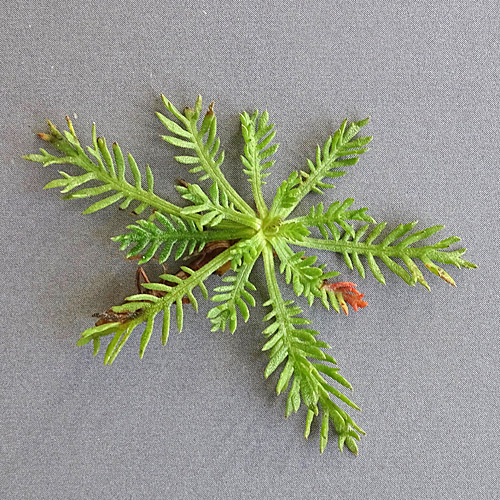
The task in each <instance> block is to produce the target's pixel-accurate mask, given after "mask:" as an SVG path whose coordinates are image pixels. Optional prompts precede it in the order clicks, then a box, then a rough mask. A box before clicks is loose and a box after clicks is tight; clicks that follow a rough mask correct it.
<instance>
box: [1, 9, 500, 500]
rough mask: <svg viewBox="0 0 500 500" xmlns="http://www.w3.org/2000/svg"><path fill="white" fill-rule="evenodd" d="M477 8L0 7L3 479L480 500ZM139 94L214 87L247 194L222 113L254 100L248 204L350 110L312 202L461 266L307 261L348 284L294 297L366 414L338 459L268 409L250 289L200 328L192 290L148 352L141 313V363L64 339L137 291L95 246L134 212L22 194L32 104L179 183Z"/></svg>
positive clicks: (489, 178)
mask: <svg viewBox="0 0 500 500" xmlns="http://www.w3.org/2000/svg"><path fill="white" fill-rule="evenodd" d="M499 14H500V9H499V3H498V1H497V0H491V1H482V0H480V1H475V2H469V1H466V0H464V1H454V2H437V1H421V2H386V1H382V0H379V1H374V0H370V1H358V2H356V1H345V2H341V3H340V2H328V1H316V2H305V3H303V5H299V2H296V3H295V4H292V3H290V2H276V3H274V4H273V6H270V5H269V3H268V2H262V1H255V2H243V1H236V2H222V1H219V2H211V1H205V2H193V1H187V2H182V3H177V2H175V3H174V2H168V1H167V2H164V1H163V2H159V1H151V0H147V1H141V2H132V1H127V2H113V4H111V3H108V2H84V1H74V0H70V1H66V2H46V1H41V2H13V1H12V2H7V1H4V2H2V21H3V22H2V26H3V28H2V32H1V33H0V45H1V47H2V60H1V72H2V88H1V96H2V102H3V105H2V110H1V116H2V122H1V127H0V136H1V147H0V155H1V162H0V164H1V175H2V180H1V183H0V189H1V193H2V203H3V206H2V210H1V212H0V221H1V224H2V241H3V243H2V254H3V255H2V261H3V271H2V286H1V288H0V290H1V291H0V295H1V304H2V311H3V314H2V333H1V335H0V353H1V354H0V356H1V360H0V374H1V385H0V398H1V410H0V427H1V429H0V432H1V434H0V435H1V438H0V450H1V452H0V453H1V457H0V497H1V498H2V499H51V500H52V499H80V498H81V499H84V498H85V499H108V498H109V499H115V498H116V499H156V498H168V499H198V498H199V499H226V498H228V499H234V498H265V499H275V498H276V499H277V498H280V499H281V498H317V499H326V498H328V499H332V498H343V499H401V498H405V499H413V498H424V499H459V498H460V499H461V498H474V499H493V498H498V496H499V479H498V462H499V459H500V456H499V451H498V450H499V447H500V440H499V430H500V429H499V417H498V413H499V404H498V392H499V390H498V383H499V361H500V359H499V355H498V350H499V349H498V347H499V341H498V323H499V321H498V319H499V318H498V300H499V298H500V297H499V292H498V282H499V279H498V278H499V275H498V274H499V273H498V245H499V223H498V202H499V182H498V165H499V153H500V148H499V143H500V141H499V137H498V116H499V112H500V109H499V108H500V107H499V90H500V88H499V76H500V75H499V49H500V46H499V28H500V24H499ZM161 92H164V93H165V94H167V95H168V97H169V98H170V99H171V100H172V101H173V102H174V103H175V104H176V105H177V106H179V107H181V108H182V107H183V106H186V105H190V104H192V103H193V102H194V99H195V97H196V95H197V94H198V93H201V94H202V95H203V96H204V97H205V101H206V103H208V102H210V101H211V100H214V101H216V108H215V109H216V112H217V113H218V117H219V131H220V136H221V138H222V141H223V144H224V147H225V149H226V153H227V160H226V167H225V168H226V170H225V171H226V173H227V175H228V177H229V178H230V179H231V181H232V182H234V184H235V186H236V187H237V188H238V189H239V190H240V191H241V192H242V193H245V194H248V192H249V184H248V182H247V181H246V179H245V178H244V175H243V174H242V168H241V164H240V163H239V154H240V151H241V149H242V139H241V138H240V133H239V119H238V112H240V111H241V110H249V111H251V110H253V109H255V108H259V109H265V108H266V107H267V109H268V110H269V112H270V114H271V117H272V120H273V121H274V122H275V123H276V126H277V128H278V131H279V140H280V142H281V148H280V151H279V154H278V155H277V158H278V160H279V166H277V167H276V168H275V171H274V176H273V177H271V178H270V182H269V184H268V185H267V188H266V196H272V193H273V191H274V189H275V188H276V185H277V183H278V182H281V180H282V179H283V178H284V177H285V176H287V175H288V173H289V172H290V171H291V170H292V169H297V168H301V167H302V166H303V165H304V162H305V158H306V157H307V156H312V155H313V154H314V148H315V145H316V143H318V142H322V141H323V140H324V139H325V138H326V136H327V135H328V134H329V133H331V132H332V131H333V130H334V129H335V128H336V127H337V126H338V125H339V123H340V122H341V120H342V119H343V118H344V117H346V116H348V117H350V118H355V119H359V118H362V117H364V116H366V115H371V116H372V123H371V124H370V126H369V129H368V131H369V133H370V134H373V136H374V141H373V144H372V149H371V151H370V152H369V153H368V154H366V155H365V157H364V158H363V159H362V161H361V162H360V163H359V164H358V165H357V166H356V167H355V168H353V169H351V171H350V172H349V175H347V176H345V177H344V178H342V179H340V180H339V181H338V182H337V186H338V189H336V190H332V191H330V192H329V193H327V195H326V197H325V199H324V201H325V202H333V201H335V200H336V199H344V198H345V197H348V196H352V197H354V198H355V199H356V206H357V207H362V206H368V207H370V213H371V215H373V216H374V217H375V218H376V219H377V220H379V221H384V220H386V221H388V222H389V224H390V226H391V227H394V225H395V224H397V223H399V222H408V221H411V220H416V219H417V218H418V219H419V221H420V224H421V225H420V226H419V227H427V226H429V225H433V224H436V223H442V224H445V225H446V230H445V231H444V232H443V234H445V235H446V236H451V235H458V236H461V237H462V238H463V245H464V246H467V248H468V253H467V254H466V257H468V258H469V259H470V260H472V261H474V262H475V263H477V264H478V265H479V269H477V270H475V271H470V270H460V271H459V270H455V269H452V270H450V272H451V273H452V275H453V276H454V277H455V278H456V281H457V283H458V287H457V288H456V289H455V288H452V287H450V286H448V285H447V284H446V283H444V282H442V281H440V280H438V279H437V278H435V277H433V276H430V278H429V282H430V284H431V286H432V292H431V293H429V292H427V291H426V290H425V289H424V288H423V287H415V288H410V287H407V286H406V285H405V284H404V283H403V282H402V281H401V280H400V279H399V278H397V277H395V276H390V275H389V274H388V273H386V276H387V282H388V283H387V286H386V287H384V286H382V285H380V284H379V283H378V282H377V281H376V280H375V279H374V278H372V277H368V278H367V279H366V280H362V279H361V278H359V277H358V276H357V275H356V274H355V273H353V272H349V271H348V270H347V269H346V268H345V266H344V265H343V264H342V262H341V261H340V259H338V258H336V257H334V258H333V259H332V258H330V257H329V258H328V263H329V264H330V266H329V268H330V269H332V268H333V269H335V268H338V269H339V270H341V271H342V272H343V276H342V277H343V278H345V279H349V280H354V281H355V282H356V283H358V285H359V287H360V289H361V290H362V291H363V292H364V293H365V294H366V298H367V299H368V301H369V306H368V307H367V308H366V309H364V310H362V311H360V312H358V313H352V314H350V315H349V317H347V318H346V317H344V316H340V315H336V314H335V313H333V312H327V311H326V310H324V309H323V308H321V307H320V306H319V305H318V306H317V307H314V308H313V309H312V310H310V311H307V314H308V315H309V316H310V317H312V318H313V320H314V326H315V327H316V328H317V329H319V330H321V331H322V332H323V339H324V340H326V341H328V342H329V343H330V344H331V345H332V346H333V351H334V354H335V357H336V358H337V360H338V361H339V363H340V366H341V368H342V373H343V374H344V375H345V376H346V377H347V378H348V379H349V380H350V381H351V383H352V384H353V385H354V387H355V392H354V394H353V398H354V400H355V401H356V402H357V403H358V404H359V405H360V406H361V407H362V408H363V412H362V413H361V414H359V415H358V416H357V417H358V418H357V420H358V422H359V424H360V425H361V426H362V427H363V428H364V429H365V430H366V431H367V432H368V436H367V437H366V438H364V439H363V440H362V442H361V445H360V455H359V456H358V457H357V458H355V457H354V456H353V455H352V454H350V453H349V452H344V453H343V454H340V453H339V452H338V450H337V449H336V446H335V436H334V435H332V436H331V446H329V447H328V448H327V451H326V452H325V453H324V454H323V455H322V456H320V455H319V453H318V441H319V430H318V427H317V425H315V426H313V430H312V433H311V437H310V438H309V440H308V441H305V440H304V439H303V437H302V432H303V424H304V418H305V414H304V411H301V412H299V414H296V415H294V416H293V417H290V418H289V419H288V420H285V419H284V418H283V413H284V405H285V398H284V397H283V396H281V397H279V398H277V397H276V396H275V393H274V387H275V384H276V378H272V379H270V380H267V381H265V380H264V378H263V369H264V366H265V364H266V359H267V358H266V355H265V354H263V353H261V352H260V348H261V347H262V344H263V337H262V335H261V333H260V332H261V331H262V329H263V324H262V318H263V314H264V310H263V308H262V307H256V308H255V309H254V310H252V311H251V313H252V314H251V319H250V320H249V322H248V323H247V324H241V327H239V329H238V331H237V333H236V334H235V335H234V336H231V335H229V334H228V333H225V334H220V333H218V334H211V333H210V332H209V324H208V320H205V319H204V315H205V314H206V312H207V310H208V307H209V305H208V304H203V305H202V307H201V313H200V314H199V315H194V314H193V313H191V312H190V313H188V314H186V327H185V331H184V332H183V333H182V334H178V333H177V332H172V334H171V337H170V340H169V344H168V346H167V347H166V348H162V347H161V344H160V340H159V337H160V334H159V332H158V331H155V332H154V336H153V338H152V341H151V343H150V346H149V348H148V350H147V352H146V356H145V358H144V359H143V360H142V361H140V360H139V357H138V344H139V342H138V336H137V335H136V336H135V338H133V339H131V340H130V341H129V342H128V345H127V346H126V347H125V348H124V350H123V351H122V353H121V354H120V356H119V358H118V359H117V361H116V363H115V364H114V365H113V366H112V367H104V366H103V365H102V353H101V354H100V356H99V358H98V359H93V358H92V355H91V349H90V348H89V347H88V346H87V347H83V348H77V347H76V346H75V342H76V340H77V338H78V335H79V333H80V332H81V331H82V330H83V329H85V328H87V327H88V326H89V325H91V324H92V318H91V314H92V313H94V312H96V311H101V310H103V309H106V308H107V307H109V306H110V305H113V304H116V303H119V302H121V300H122V299H123V297H125V296H126V295H127V294H130V293H131V292H133V291H134V273H135V265H136V264H135V263H134V262H126V261H125V260H124V259H123V255H122V254H121V253H120V252H119V251H118V248H117V245H116V244H115V243H113V242H111V241H110V239H109V238H110V237H111V236H113V235H115V234H119V233H120V232H121V231H123V228H124V226H125V225H126V224H129V223H131V222H132V221H133V220H134V219H133V217H132V216H131V214H130V213H119V212H118V211H117V210H116V209H115V208H110V209H107V210H106V211H103V212H101V213H98V214H95V215H92V216H82V215H80V212H81V211H82V210H83V209H84V208H85V207H86V203H85V202H81V201H74V202H66V201H61V200H60V196H59V195H58V193H57V191H50V192H47V191H42V186H43V185H44V184H45V183H47V182H48V181H49V180H51V179H53V178H54V177H56V176H57V173H56V171H57V167H50V168H47V169H46V170H43V169H42V168H41V167H40V166H39V165H37V164H30V163H28V162H24V161H23V160H21V159H20V156H21V154H23V153H29V152H36V151H37V149H38V148H39V147H41V146H43V145H42V143H41V141H40V140H39V139H38V138H37V137H36V136H35V135H34V133H35V132H37V131H39V130H45V128H46V126H45V125H44V119H45V118H51V119H53V120H54V121H55V122H56V123H58V124H59V125H61V126H62V125H63V124H64V115H66V114H69V115H70V116H71V117H74V118H75V120H74V122H75V126H76V128H77V131H79V132H80V134H81V136H82V138H84V139H85V140H86V141H88V140H89V139H90V126H91V123H92V121H95V122H96V123H97V124H98V131H99V133H100V134H102V135H105V136H106V137H107V138H108V140H111V141H113V140H117V141H118V142H120V144H121V145H122V146H123V148H124V149H126V150H130V151H131V152H133V153H134V155H135V157H136V159H137V160H138V162H139V163H140V164H141V165H144V164H145V163H146V162H147V163H149V164H150V165H151V166H152V168H153V170H154V172H155V174H156V182H157V191H158V192H159V193H162V194H164V195H165V196H167V197H169V199H172V200H177V199H178V197H177V193H176V192H175V191H174V189H173V187H172V183H173V182H172V181H173V180H174V179H175V178H177V177H179V176H180V175H184V174H183V173H182V170H183V167H180V166H179V165H176V164H175V162H173V148H169V147H168V145H166V144H165V143H164V142H162V141H161V140H160V139H159V137H158V136H159V134H160V133H162V132H163V131H162V127H161V125H160V123H159V122H158V121H157V119H156V118H155V116H154V114H153V112H154V111H156V110H161V102H160V100H159V94H160V93H161ZM318 201H319V198H318V197H317V196H316V197H315V196H311V198H309V203H318ZM307 206H309V205H307ZM306 208H307V207H306ZM148 269H149V271H150V272H152V273H153V274H154V273H155V272H157V270H156V269H155V268H154V266H150V267H149V268H148ZM262 275H263V269H262V267H258V268H257V272H256V273H255V275H254V281H255V283H256V284H257V285H259V287H260V291H259V294H260V297H261V299H264V289H263V288H262V286H263V285H264V282H263V276H262ZM216 282H217V281H216V280H215V279H213V280H211V281H210V285H211V286H212V287H213V286H215V283H216ZM299 302H300V301H299Z"/></svg>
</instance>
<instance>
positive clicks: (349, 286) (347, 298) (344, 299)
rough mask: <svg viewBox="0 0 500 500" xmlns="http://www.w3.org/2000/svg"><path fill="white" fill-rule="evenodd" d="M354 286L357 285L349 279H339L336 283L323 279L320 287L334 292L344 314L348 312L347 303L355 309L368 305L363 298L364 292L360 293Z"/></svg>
mask: <svg viewBox="0 0 500 500" xmlns="http://www.w3.org/2000/svg"><path fill="white" fill-rule="evenodd" d="M356 287H357V285H356V284H355V283H351V282H350V281H340V282H337V283H329V282H328V281H324V282H323V286H322V288H326V289H327V290H330V291H332V292H334V293H335V296H336V297H337V300H338V301H339V304H340V307H341V308H342V311H344V314H345V315H346V316H347V314H349V309H348V307H347V304H349V305H350V306H351V307H352V308H353V309H354V310H355V311H357V310H358V309H362V308H363V307H366V306H367V305H368V302H366V301H365V300H363V297H364V296H365V294H364V293H360V292H359V291H358V290H357V289H356Z"/></svg>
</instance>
